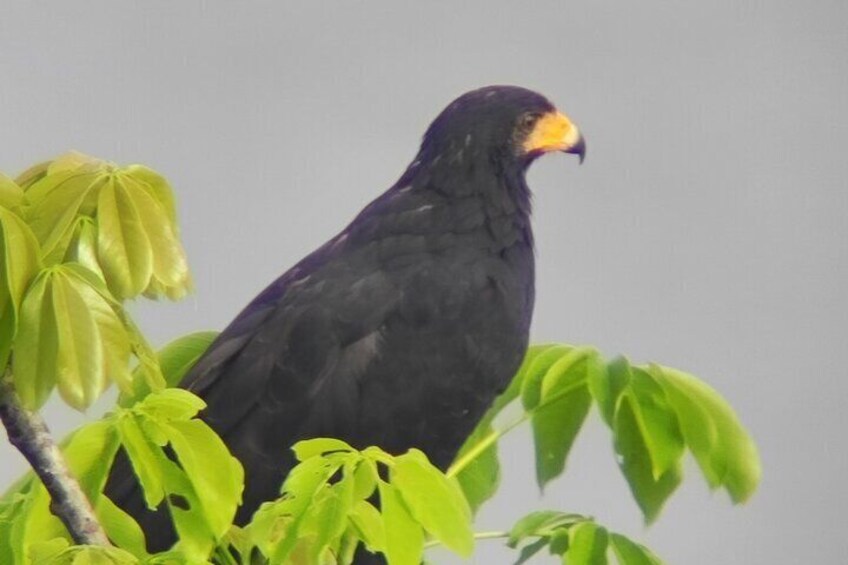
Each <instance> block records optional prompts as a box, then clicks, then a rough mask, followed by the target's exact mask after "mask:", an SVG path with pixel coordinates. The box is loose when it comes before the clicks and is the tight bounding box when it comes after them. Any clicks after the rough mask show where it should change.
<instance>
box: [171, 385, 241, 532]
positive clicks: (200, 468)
mask: <svg viewBox="0 0 848 565" xmlns="http://www.w3.org/2000/svg"><path fill="white" fill-rule="evenodd" d="M166 390H168V389H166ZM165 429H166V431H167V436H168V441H169V443H170V444H171V447H173V449H174V452H175V453H176V454H177V459H178V460H179V462H180V467H181V468H182V469H183V470H184V471H185V474H186V476H187V477H188V480H189V481H190V482H191V485H192V487H193V489H194V492H195V493H196V495H197V498H198V501H199V503H200V507H201V508H200V510H202V512H203V515H204V517H205V520H206V522H207V523H208V524H209V526H210V529H211V531H212V534H213V535H214V536H215V538H216V539H220V538H221V537H223V536H224V534H225V533H226V532H227V530H228V529H229V527H230V524H231V523H232V520H233V517H234V516H235V513H236V508H237V507H238V506H239V504H240V503H241V491H242V488H243V486H244V471H243V470H242V466H241V464H240V463H239V462H238V460H237V459H236V458H235V457H233V456H232V455H230V452H229V451H228V450H227V446H226V445H225V444H224V442H223V440H221V438H220V437H218V435H217V434H215V432H214V431H213V430H212V428H210V427H209V426H208V425H207V424H206V423H204V422H202V421H200V420H188V421H172V422H170V423H169V424H167V425H166V426H165ZM195 510H198V509H195Z"/></svg>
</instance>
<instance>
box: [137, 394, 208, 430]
mask: <svg viewBox="0 0 848 565" xmlns="http://www.w3.org/2000/svg"><path fill="white" fill-rule="evenodd" d="M205 407H206V402H204V401H203V399H202V398H200V397H199V396H196V395H195V394H193V393H191V392H189V391H187V390H185V389H181V388H166V389H164V390H161V391H159V392H157V393H155V394H150V395H148V396H146V397H145V398H144V400H142V401H141V402H139V403H138V404H136V405H135V406H134V407H133V411H134V412H136V413H140V414H144V415H146V416H149V417H150V418H152V419H154V420H156V421H157V422H161V423H164V422H170V421H185V420H188V419H189V418H192V417H194V416H195V415H196V414H197V413H198V412H200V411H201V410H203V409H204V408H205Z"/></svg>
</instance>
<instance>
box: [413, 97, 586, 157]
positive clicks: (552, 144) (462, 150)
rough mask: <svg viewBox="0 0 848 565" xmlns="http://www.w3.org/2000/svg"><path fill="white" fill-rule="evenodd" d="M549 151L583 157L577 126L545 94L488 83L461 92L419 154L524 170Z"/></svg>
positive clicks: (430, 130) (436, 122)
mask: <svg viewBox="0 0 848 565" xmlns="http://www.w3.org/2000/svg"><path fill="white" fill-rule="evenodd" d="M551 151H564V152H566V153H575V154H577V155H579V156H580V162H581V163H582V162H583V157H584V156H585V153H586V145H585V143H584V141H583V137H582V136H581V134H580V131H579V130H578V129H577V126H575V125H574V123H573V122H572V121H571V120H570V119H569V118H568V117H567V116H566V115H565V114H563V113H562V112H560V111H558V110H557V109H556V108H555V107H554V105H553V104H551V103H550V102H549V101H548V100H547V99H546V98H545V97H544V96H542V95H541V94H538V93H536V92H533V91H532V90H527V89H526V88H520V87H517V86H487V87H484V88H480V89H477V90H473V91H471V92H468V93H466V94H463V95H462V96H460V97H459V98H457V99H456V100H454V101H453V102H452V103H451V104H450V105H449V106H448V107H447V108H445V109H444V110H443V111H442V113H441V114H439V115H438V117H437V118H436V119H435V120H434V121H433V123H432V124H431V125H430V127H429V128H428V129H427V133H426V134H425V135H424V140H423V142H422V146H421V154H420V156H422V157H424V158H425V159H427V158H429V159H431V160H432V159H438V160H442V161H445V162H447V163H451V162H453V163H456V164H460V165H461V164H462V163H463V162H468V163H474V162H475V161H477V162H479V160H480V159H481V158H482V159H483V160H485V161H488V162H498V163H499V164H501V165H502V166H505V167H510V168H511V167H517V168H520V169H524V168H526V167H527V165H529V164H530V163H531V162H532V161H533V160H534V159H535V158H536V157H539V156H540V155H542V154H544V153H548V152H551Z"/></svg>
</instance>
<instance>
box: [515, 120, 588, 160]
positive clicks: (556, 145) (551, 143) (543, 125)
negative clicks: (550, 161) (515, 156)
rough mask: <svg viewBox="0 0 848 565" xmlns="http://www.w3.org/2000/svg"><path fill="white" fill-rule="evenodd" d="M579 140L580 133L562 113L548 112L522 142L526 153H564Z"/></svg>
mask: <svg viewBox="0 0 848 565" xmlns="http://www.w3.org/2000/svg"><path fill="white" fill-rule="evenodd" d="M579 140H580V132H579V130H578V129H577V126H575V125H574V124H573V123H572V122H571V120H570V119H568V116H566V115H565V114H563V113H562V112H549V113H547V114H545V115H544V116H542V117H541V118H540V119H539V121H538V122H536V125H535V127H534V128H533V131H532V132H530V135H529V136H527V139H526V140H525V142H524V150H525V151H526V152H528V153H531V152H537V151H566V150H568V149H571V148H572V147H574V146H575V145H576V144H577V143H578V142H579Z"/></svg>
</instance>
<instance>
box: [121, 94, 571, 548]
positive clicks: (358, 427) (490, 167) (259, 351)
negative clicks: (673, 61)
mask: <svg viewBox="0 0 848 565" xmlns="http://www.w3.org/2000/svg"><path fill="white" fill-rule="evenodd" d="M552 117H553V118H552ZM546 119H547V120H548V122H549V123H548V125H546V126H544V125H543V122H544V121H545V120H546ZM551 120H553V121H551ZM552 123H553V124H554V126H555V127H554V129H556V128H559V129H556V131H553V133H552V130H551V128H552V127H553V126H551V124H552ZM540 128H542V129H546V131H541V132H540ZM569 128H572V129H569ZM572 130H573V131H572ZM551 135H555V136H559V137H561V138H562V140H560V141H559V145H557V143H556V140H554V141H555V143H553V144H551V143H550V141H551ZM557 139H559V138H557ZM552 149H560V150H566V151H571V152H579V153H581V155H582V151H583V145H582V140H580V138H579V135H577V134H576V128H573V126H571V124H570V122H568V121H567V119H566V118H565V116H563V115H562V114H559V113H557V112H556V111H555V109H554V107H553V105H552V104H551V103H550V102H548V101H547V100H546V99H545V98H544V97H542V96H541V95H539V94H536V93H534V92H531V91H529V90H526V89H523V88H517V87H487V88H483V89H479V90H476V91H473V92H469V93H467V94H465V95H463V96H462V97H460V98H458V99H457V100H456V101H454V102H453V103H452V104H450V105H449V106H448V107H447V108H446V109H445V110H444V111H443V112H442V113H441V114H440V115H439V116H438V117H437V118H436V120H435V121H434V122H433V124H432V125H431V126H430V127H429V129H428V130H427V132H426V134H425V135H424V139H423V141H422V144H421V149H420V151H419V152H418V154H417V155H416V157H415V159H414V160H413V162H412V163H411V164H410V165H409V167H408V168H407V169H406V171H405V172H404V173H403V175H402V176H401V178H400V179H399V180H398V181H397V182H396V183H395V184H394V185H393V186H392V187H391V188H389V189H388V190H387V191H386V192H385V193H383V194H382V195H381V196H379V197H378V198H377V199H376V200H374V201H373V202H372V203H371V204H369V205H368V206H367V207H366V208H365V209H364V210H362V212H360V214H359V215H358V216H357V217H356V218H355V219H354V220H353V221H352V222H351V223H350V225H348V226H347V227H346V228H345V229H344V230H343V231H342V232H341V233H340V234H339V235H337V236H336V237H334V238H333V239H331V240H330V241H329V242H327V243H326V244H325V245H323V246H322V247H321V248H319V249H318V250H316V251H315V252H313V253H312V254H310V255H309V256H307V257H306V258H305V259H303V260H302V261H300V262H299V263H298V264H297V265H296V266H294V267H293V268H292V269H290V270H289V271H287V272H286V273H285V274H283V275H282V276H281V277H280V278H279V279H277V280H276V281H274V282H273V283H272V284H271V285H270V286H268V287H267V288H266V289H265V290H264V291H263V292H262V293H261V294H260V295H259V296H257V297H256V298H255V299H254V300H253V301H252V302H251V303H250V304H249V305H248V306H247V307H246V308H245V309H244V310H243V311H242V312H241V313H240V314H239V315H238V317H236V319H235V320H234V321H233V322H232V323H231V324H230V325H229V326H228V327H227V328H226V329H225V330H224V331H223V332H222V333H221V334H220V336H219V337H218V338H217V339H216V340H215V342H214V343H213V344H212V346H211V347H210V348H209V350H208V351H207V352H206V354H205V355H204V356H203V357H202V358H201V359H200V361H199V362H198V363H197V364H196V366H195V367H194V368H193V369H192V370H191V371H190V372H189V374H188V375H187V376H186V377H185V379H184V380H183V382H182V383H181V385H180V386H182V387H184V388H187V389H189V390H191V391H193V392H194V393H196V394H198V395H199V396H201V397H202V398H203V399H204V400H205V401H206V402H207V404H208V407H207V408H206V410H205V411H204V412H203V414H202V417H203V419H204V420H205V421H207V422H208V423H209V425H210V426H212V427H213V428H214V429H215V430H216V431H217V432H218V433H219V434H220V435H221V437H222V438H223V439H224V441H225V442H226V444H227V445H228V447H229V448H230V450H231V451H232V452H233V453H234V455H235V456H236V457H238V459H239V460H240V461H241V462H242V464H243V465H244V468H245V475H246V485H245V491H244V501H243V505H242V506H241V508H240V509H239V512H238V515H237V519H236V521H237V523H244V522H246V521H248V520H249V519H250V516H251V514H252V513H253V512H254V511H255V510H256V509H257V507H258V506H259V504H260V503H262V502H263V501H266V500H270V499H273V498H275V497H276V496H277V495H278V494H279V488H280V485H281V483H282V481H283V479H284V477H285V475H286V473H287V472H288V470H289V469H290V468H291V467H292V465H293V463H294V460H293V456H292V453H291V451H290V449H289V448H290V446H291V445H292V444H293V443H295V442H296V441H298V440H300V439H304V438H310V437H321V436H329V437H337V438H341V439H344V440H346V441H348V442H349V443H351V444H352V445H354V446H355V447H359V448H364V447H366V446H369V445H379V446H381V447H382V448H384V449H386V450H387V451H389V452H392V453H402V452H404V451H406V450H407V449H409V448H411V447H418V448H420V449H422V450H423V451H424V452H425V453H426V454H427V455H428V457H429V458H430V459H431V460H432V461H433V463H434V464H435V465H437V466H438V467H440V468H442V469H446V468H447V466H448V465H449V464H450V463H451V461H452V459H453V458H454V456H455V455H456V452H457V450H458V449H459V447H460V446H461V445H462V443H463V441H464V439H465V438H466V437H467V435H468V434H469V433H470V432H471V431H472V429H473V428H474V426H475V424H476V423H477V422H478V420H479V419H480V417H481V416H482V414H483V412H484V411H485V410H486V408H487V407H488V406H489V405H490V404H491V402H492V400H493V399H494V397H495V396H496V395H497V394H498V393H499V392H500V391H502V390H503V388H504V387H505V386H506V384H507V383H508V381H509V379H510V377H512V375H513V374H514V372H515V370H516V368H517V367H518V365H519V363H520V361H521V358H522V356H523V354H524V352H525V349H526V347H527V340H528V330H529V326H530V319H531V316H532V312H533V302H534V251H533V234H532V231H531V228H530V192H529V190H528V188H527V185H526V182H525V178H524V173H525V170H526V168H527V166H528V165H529V164H530V162H531V161H532V160H533V159H534V158H535V157H536V156H538V155H539V154H541V153H542V152H544V151H547V150H552ZM107 494H108V495H109V496H110V497H111V498H112V499H113V500H115V502H116V503H118V504H119V505H120V506H122V507H124V508H125V509H126V510H127V511H129V512H130V513H131V514H132V515H133V516H134V517H136V519H138V520H139V523H140V524H141V525H142V527H143V528H144V529H145V531H146V533H147V536H148V543H149V545H150V546H151V548H152V549H162V548H164V547H166V546H167V545H170V543H172V542H173V541H174V538H173V531H172V530H171V529H170V526H169V525H168V524H167V521H166V519H165V516H164V515H163V513H161V512H159V513H152V512H149V511H147V510H146V509H145V508H144V503H143V500H142V497H141V495H140V492H139V490H138V486H137V483H136V481H135V479H134V477H132V475H131V472H130V470H129V467H128V466H127V465H126V460H125V459H124V460H123V461H119V463H118V464H117V465H116V467H115V469H114V470H113V474H112V477H111V479H110V481H109V485H108V488H107Z"/></svg>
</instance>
